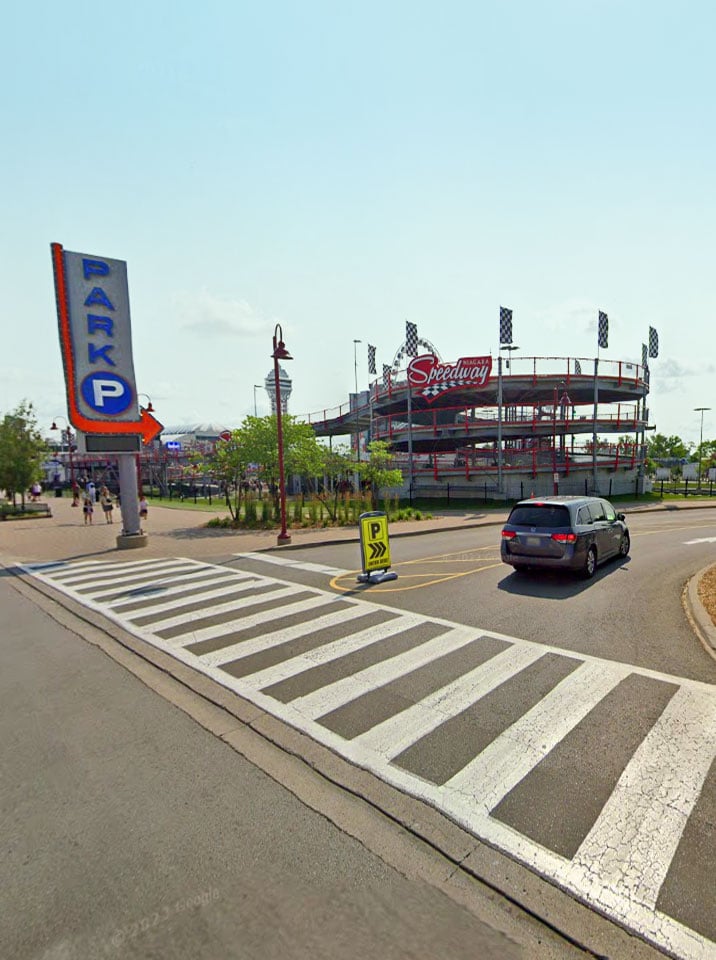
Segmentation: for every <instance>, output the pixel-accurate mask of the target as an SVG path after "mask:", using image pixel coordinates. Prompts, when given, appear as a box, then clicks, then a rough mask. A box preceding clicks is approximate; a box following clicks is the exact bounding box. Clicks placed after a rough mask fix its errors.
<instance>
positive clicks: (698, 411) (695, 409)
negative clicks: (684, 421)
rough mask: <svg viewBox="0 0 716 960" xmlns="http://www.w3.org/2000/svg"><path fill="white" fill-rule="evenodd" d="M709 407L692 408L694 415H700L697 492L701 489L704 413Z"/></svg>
mask: <svg viewBox="0 0 716 960" xmlns="http://www.w3.org/2000/svg"><path fill="white" fill-rule="evenodd" d="M710 409H711V407H694V413H700V414H701V434H700V436H699V490H700V489H701V455H702V453H703V448H704V413H706V411H708V410H710Z"/></svg>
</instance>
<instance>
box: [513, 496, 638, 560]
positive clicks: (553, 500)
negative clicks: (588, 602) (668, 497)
mask: <svg viewBox="0 0 716 960" xmlns="http://www.w3.org/2000/svg"><path fill="white" fill-rule="evenodd" d="M629 545H630V541H629V529H628V527H627V525H626V520H625V517H624V514H623V513H617V511H616V510H615V509H614V507H613V506H612V504H611V503H610V502H609V501H608V500H604V499H602V498H601V497H543V498H541V499H538V498H534V499H530V500H521V501H520V502H519V503H516V504H515V505H514V507H513V508H512V510H511V511H510V515H509V517H508V518H507V523H506V524H505V526H504V527H503V528H502V543H501V550H500V552H501V555H502V560H503V561H504V562H505V563H509V564H511V566H513V567H514V568H515V570H528V569H529V568H531V567H546V568H552V569H562V568H566V569H568V570H576V571H577V572H578V573H580V574H581V575H582V576H583V577H585V578H589V577H593V576H594V572H595V570H596V569H597V565H598V564H600V563H603V562H604V561H605V560H608V559H609V558H610V557H626V556H627V554H628V553H629Z"/></svg>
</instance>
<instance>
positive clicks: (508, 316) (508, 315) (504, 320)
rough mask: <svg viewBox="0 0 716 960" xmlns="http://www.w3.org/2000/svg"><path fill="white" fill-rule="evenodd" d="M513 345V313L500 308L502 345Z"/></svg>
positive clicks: (505, 308)
mask: <svg viewBox="0 0 716 960" xmlns="http://www.w3.org/2000/svg"><path fill="white" fill-rule="evenodd" d="M503 343H512V311H511V310H508V309H507V307H500V344H501V345H502V344H503Z"/></svg>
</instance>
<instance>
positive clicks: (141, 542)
mask: <svg viewBox="0 0 716 960" xmlns="http://www.w3.org/2000/svg"><path fill="white" fill-rule="evenodd" d="M146 545H147V535H146V533H120V535H119V536H118V537H117V549H118V550H133V549H134V548H135V547H146Z"/></svg>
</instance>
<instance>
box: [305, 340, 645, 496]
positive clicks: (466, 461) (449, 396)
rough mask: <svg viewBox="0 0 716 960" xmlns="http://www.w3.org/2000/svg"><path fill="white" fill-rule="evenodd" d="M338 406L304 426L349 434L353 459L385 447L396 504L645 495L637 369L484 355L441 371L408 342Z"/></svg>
mask: <svg viewBox="0 0 716 960" xmlns="http://www.w3.org/2000/svg"><path fill="white" fill-rule="evenodd" d="M417 346H418V349H417V351H415V350H414V351H413V353H417V356H415V355H413V356H407V351H406V346H405V344H404V345H403V346H402V347H401V348H400V349H399V350H398V352H397V353H396V355H395V359H394V361H393V364H392V366H390V367H388V366H384V368H383V375H382V377H379V378H378V379H376V380H375V381H373V382H372V383H371V384H370V386H369V389H368V390H366V391H363V392H361V393H357V394H350V395H349V402H348V403H347V404H345V405H342V406H341V407H339V408H337V409H334V410H325V411H321V412H320V413H317V414H315V413H314V414H311V415H310V416H308V417H307V418H306V419H308V420H309V422H310V423H311V424H312V426H313V428H314V430H315V432H316V434H317V435H318V436H319V437H327V438H329V440H332V439H333V438H336V437H339V436H341V437H345V436H346V435H350V436H351V438H352V444H353V448H354V450H355V447H356V445H358V448H359V450H360V451H361V455H364V451H365V447H366V445H367V443H368V442H370V440H385V441H387V442H388V443H389V444H390V446H391V450H392V451H393V453H394V466H396V467H399V468H400V469H401V470H402V472H403V477H404V478H405V483H404V486H403V488H402V489H401V490H400V491H399V492H400V494H401V495H402V496H411V497H412V496H419V497H430V496H440V497H444V496H446V494H447V496H448V497H454V498H456V499H457V498H460V499H468V498H475V499H482V498H484V499H488V498H490V499H494V498H497V499H500V498H502V497H504V498H505V499H518V498H521V497H527V496H530V495H532V494H534V495H537V496H546V495H548V494H553V493H561V494H583V493H591V492H592V491H595V492H597V493H599V494H600V495H601V496H609V495H616V494H620V493H632V494H635V493H640V492H643V491H644V489H645V484H646V480H645V476H644V457H645V445H644V434H645V431H646V430H648V429H653V427H649V426H648V417H649V414H648V410H647V408H646V397H647V395H648V392H649V373H648V368H647V367H646V366H640V365H637V364H634V363H630V362H626V361H622V360H609V359H603V358H596V359H595V358H584V357H517V356H515V355H514V353H513V349H514V348H511V347H503V348H502V350H504V351H506V356H504V357H503V355H502V353H499V354H498V357H497V358H496V359H494V360H493V358H492V356H489V355H488V356H473V355H470V356H465V357H461V358H458V359H457V360H456V361H451V362H444V361H443V360H442V359H441V358H440V356H439V354H438V352H437V350H436V349H435V347H434V346H433V345H432V344H431V343H430V342H429V341H426V340H418V342H417ZM396 492H397V491H396Z"/></svg>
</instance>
